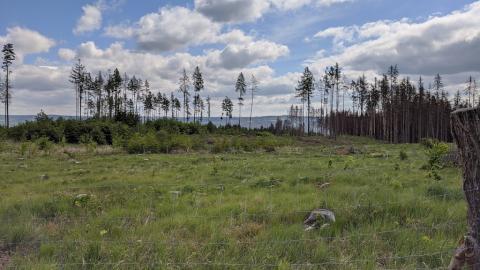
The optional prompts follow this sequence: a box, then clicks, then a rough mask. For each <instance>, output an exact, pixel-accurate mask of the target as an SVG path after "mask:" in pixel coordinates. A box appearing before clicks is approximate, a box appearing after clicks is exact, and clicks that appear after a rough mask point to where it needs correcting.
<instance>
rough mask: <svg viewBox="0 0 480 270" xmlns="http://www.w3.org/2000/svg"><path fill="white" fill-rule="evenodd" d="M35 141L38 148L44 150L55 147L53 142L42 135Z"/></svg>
mask: <svg viewBox="0 0 480 270" xmlns="http://www.w3.org/2000/svg"><path fill="white" fill-rule="evenodd" d="M35 143H36V144H37V145H38V149H40V150H42V151H48V150H50V149H51V148H52V147H53V143H52V142H51V141H50V140H49V139H48V138H47V137H41V138H39V139H37V140H36V141H35Z"/></svg>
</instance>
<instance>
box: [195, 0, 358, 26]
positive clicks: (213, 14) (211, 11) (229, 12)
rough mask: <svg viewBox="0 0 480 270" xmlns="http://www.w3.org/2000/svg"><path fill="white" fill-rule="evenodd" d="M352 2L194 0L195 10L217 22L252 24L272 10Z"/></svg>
mask: <svg viewBox="0 0 480 270" xmlns="http://www.w3.org/2000/svg"><path fill="white" fill-rule="evenodd" d="M345 2H353V0H195V9H196V10H197V11H198V12H200V13H202V14H204V15H205V16H207V17H209V18H211V19H212V20H214V21H217V22H228V23H241V22H252V21H255V20H257V19H259V18H261V17H262V16H263V15H264V14H265V13H267V12H268V11H271V10H273V9H277V10H282V11H286V10H293V9H298V8H301V7H304V6H306V5H314V6H316V7H328V6H331V5H334V4H338V3H345Z"/></svg>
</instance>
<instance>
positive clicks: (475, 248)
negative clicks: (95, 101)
mask: <svg viewBox="0 0 480 270" xmlns="http://www.w3.org/2000/svg"><path fill="white" fill-rule="evenodd" d="M451 121H452V135H453V138H454V140H455V142H456V143H457V146H458V150H459V155H460V159H461V161H462V165H463V191H464V193H465V199H466V200H467V204H468V208H467V209H468V210H467V223H468V231H467V234H466V235H465V236H464V239H463V240H462V241H461V242H460V246H459V247H458V249H457V250H456V252H455V255H454V257H453V258H452V260H451V262H450V266H449V269H452V270H454V269H462V267H463V265H465V264H466V265H467V266H468V268H469V269H475V270H480V248H479V245H478V244H479V243H480V231H479V230H480V107H477V108H470V109H461V110H456V111H454V112H453V113H452V114H451Z"/></svg>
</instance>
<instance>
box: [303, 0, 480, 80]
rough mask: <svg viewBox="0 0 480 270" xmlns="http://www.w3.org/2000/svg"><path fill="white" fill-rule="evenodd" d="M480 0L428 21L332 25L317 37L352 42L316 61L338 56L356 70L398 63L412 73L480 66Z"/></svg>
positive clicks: (329, 60) (328, 61)
mask: <svg viewBox="0 0 480 270" xmlns="http://www.w3.org/2000/svg"><path fill="white" fill-rule="evenodd" d="M478 25H480V2H476V3H473V4H471V5H468V6H467V7H466V8H464V9H463V10H460V11H455V12H452V13H450V14H447V15H444V16H438V17H430V18H429V19H428V20H426V21H423V22H412V21H409V20H407V19H403V20H400V21H377V22H372V23H368V24H364V25H361V26H349V27H344V28H330V29H326V30H323V31H321V32H319V33H317V35H316V36H317V37H328V36H331V37H333V39H334V42H336V43H339V42H345V44H346V43H351V44H348V45H346V46H345V47H344V48H342V49H341V51H340V52H338V53H334V54H332V55H328V56H324V57H319V58H317V59H314V60H312V63H313V64H314V65H315V66H316V67H317V68H318V69H319V70H322V69H323V68H324V67H325V66H327V65H331V64H332V63H335V62H339V63H341V64H342V65H344V66H346V67H347V68H348V69H352V70H377V71H381V70H384V69H386V67H388V66H389V65H392V64H398V65H399V67H400V69H401V71H402V72H405V73H409V74H426V75H428V74H430V75H431V74H434V73H437V72H439V73H442V74H454V73H460V72H472V71H479V70H480V58H478V57H472V56H473V55H479V54H480V28H479V27H478Z"/></svg>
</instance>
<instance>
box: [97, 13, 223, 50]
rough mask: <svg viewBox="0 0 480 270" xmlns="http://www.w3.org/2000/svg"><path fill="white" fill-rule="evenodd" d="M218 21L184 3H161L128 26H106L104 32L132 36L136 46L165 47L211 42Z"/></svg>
mask: <svg viewBox="0 0 480 270" xmlns="http://www.w3.org/2000/svg"><path fill="white" fill-rule="evenodd" d="M220 30H221V25H220V24H217V23H214V22H212V21H211V20H210V19H208V18H207V17H205V16H203V15H202V14H200V13H198V12H195V11H192V10H189V9H187V8H184V7H179V6H175V7H163V8H161V9H160V10H159V11H158V12H155V13H149V14H146V15H145V16H143V17H141V18H140V20H139V21H138V22H136V23H135V24H134V25H131V26H125V25H120V26H109V27H107V28H106V31H105V34H106V35H108V36H112V37H116V38H130V37H134V38H135V40H136V42H137V44H138V46H139V47H140V49H143V50H146V51H155V52H162V51H169V50H174V49H179V48H184V47H186V46H188V45H198V44H203V43H211V42H213V41H214V40H215V39H216V37H217V35H218V34H219V33H220Z"/></svg>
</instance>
